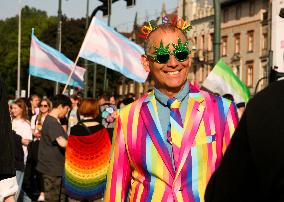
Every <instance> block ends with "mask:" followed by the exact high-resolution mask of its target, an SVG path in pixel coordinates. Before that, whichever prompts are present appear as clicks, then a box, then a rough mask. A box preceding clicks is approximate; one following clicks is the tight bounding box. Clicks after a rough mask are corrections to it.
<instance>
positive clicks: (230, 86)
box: [202, 59, 250, 104]
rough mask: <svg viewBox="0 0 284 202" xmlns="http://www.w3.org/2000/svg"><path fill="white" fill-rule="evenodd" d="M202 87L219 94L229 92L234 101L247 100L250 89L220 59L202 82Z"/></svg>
mask: <svg viewBox="0 0 284 202" xmlns="http://www.w3.org/2000/svg"><path fill="white" fill-rule="evenodd" d="M202 87H203V88H206V89H208V90H209V91H211V92H213V93H218V94H220V95H224V94H231V95H232V96H233V97H234V101H235V103H237V104H238V103H241V102H248V100H249V99H250V91H249V89H248V88H247V87H246V85H245V84H244V83H243V82H242V81H241V80H240V79H239V77H238V76H236V75H235V74H234V72H233V71H232V69H231V68H230V67H229V66H228V65H227V64H226V63H225V62H224V60H223V59H220V60H219V61H218V62H217V64H216V65H215V67H214V68H213V70H212V71H211V72H210V73H209V75H208V77H207V78H206V79H205V80H204V82H203V84H202Z"/></svg>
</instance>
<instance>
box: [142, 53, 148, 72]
mask: <svg viewBox="0 0 284 202" xmlns="http://www.w3.org/2000/svg"><path fill="white" fill-rule="evenodd" d="M141 63H142V65H143V67H144V70H145V71H146V72H150V66H149V60H148V58H147V56H146V55H141Z"/></svg>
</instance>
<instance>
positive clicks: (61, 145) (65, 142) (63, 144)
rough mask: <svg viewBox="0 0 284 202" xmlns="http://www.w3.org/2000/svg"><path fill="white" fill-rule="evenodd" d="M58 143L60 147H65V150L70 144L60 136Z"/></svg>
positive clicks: (57, 139)
mask: <svg viewBox="0 0 284 202" xmlns="http://www.w3.org/2000/svg"><path fill="white" fill-rule="evenodd" d="M56 142H57V143H58V144H59V146H60V147H63V148H65V147H66V146H67V143H68V141H67V140H66V139H65V138H64V137H62V136H59V137H58V138H56Z"/></svg>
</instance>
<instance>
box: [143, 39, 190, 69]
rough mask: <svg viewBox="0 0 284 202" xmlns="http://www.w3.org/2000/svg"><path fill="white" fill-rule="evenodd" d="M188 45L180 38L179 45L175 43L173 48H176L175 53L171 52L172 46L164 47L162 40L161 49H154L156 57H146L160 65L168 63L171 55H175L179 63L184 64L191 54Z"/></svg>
mask: <svg viewBox="0 0 284 202" xmlns="http://www.w3.org/2000/svg"><path fill="white" fill-rule="evenodd" d="M187 44H188V42H185V43H184V44H183V43H182V41H181V39H180V38H178V44H177V45H176V44H174V43H173V47H174V48H175V50H174V51H173V52H170V51H169V46H170V44H168V45H167V46H166V47H164V45H163V42H162V40H161V42H160V47H159V48H157V47H154V48H155V54H154V55H149V54H146V56H147V57H149V58H150V59H152V60H154V61H155V62H157V63H159V64H166V63H168V61H169V60H170V57H171V55H173V56H174V57H175V58H176V60H177V61H179V62H183V61H185V60H187V59H188V55H189V54H190V50H188V47H187Z"/></svg>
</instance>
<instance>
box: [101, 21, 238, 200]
mask: <svg viewBox="0 0 284 202" xmlns="http://www.w3.org/2000/svg"><path fill="white" fill-rule="evenodd" d="M145 52H146V54H145V55H143V56H142V59H141V60H142V64H143V65H144V68H145V70H146V71H148V72H150V73H151V76H152V78H153V79H154V81H155V88H154V90H153V91H152V92H150V93H147V94H146V95H144V96H143V97H142V98H140V99H139V100H137V101H135V102H134V103H132V104H130V105H127V106H126V107H124V108H123V109H122V110H120V111H119V113H118V117H117V124H116V128H115V133H114V138H113V149H112V153H111V161H110V167H109V171H108V176H107V188H106V193H105V201H154V202H156V201H157V202H160V201H190V202H191V201H192V202H196V201H204V192H205V188H206V185H207V182H208V181H209V178H210V176H211V175H212V173H213V172H214V170H215V169H216V167H217V166H218V165H219V163H220V160H221V159H222V156H223V153H224V151H225V149H226V148H227V146H228V144H229V142H230V139H231V135H232V133H233V132H234V130H235V127H236V125H237V122H238V120H237V115H236V110H235V105H234V104H233V103H232V102H231V101H229V100H226V99H224V98H221V97H217V96H214V95H211V94H209V93H207V92H203V91H200V90H199V89H197V88H196V87H194V86H192V85H190V84H189V82H188V81H187V75H188V72H189V67H190V65H191V57H190V56H189V53H190V51H189V50H188V46H187V38H186V35H185V33H184V32H183V31H182V30H181V29H179V28H177V27H176V26H175V25H173V24H162V25H160V26H158V27H157V28H156V29H154V30H153V31H152V32H151V33H150V34H149V35H148V37H147V39H146V48H145ZM176 100H178V101H176ZM169 103H170V104H172V103H174V105H175V106H174V107H172V105H171V106H168V104H169Z"/></svg>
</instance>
